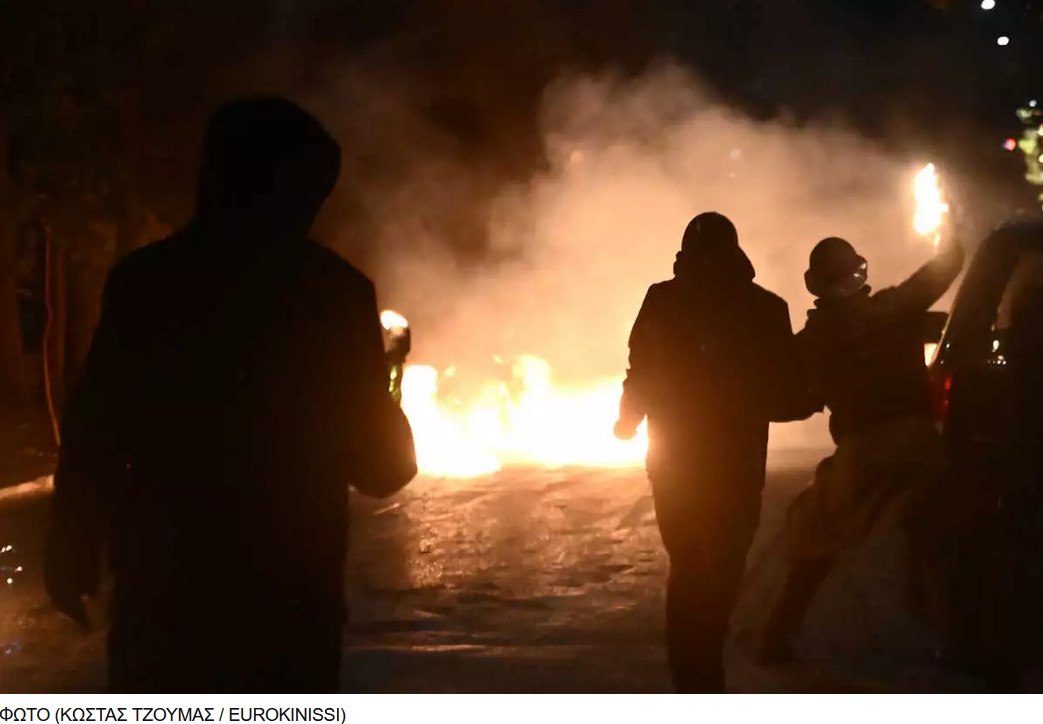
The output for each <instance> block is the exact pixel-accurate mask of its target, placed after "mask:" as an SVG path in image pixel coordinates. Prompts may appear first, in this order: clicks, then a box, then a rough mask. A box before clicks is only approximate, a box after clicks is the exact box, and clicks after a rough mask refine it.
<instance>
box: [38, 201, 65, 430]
mask: <svg viewBox="0 0 1043 724" xmlns="http://www.w3.org/2000/svg"><path fill="white" fill-rule="evenodd" d="M40 224H41V230H42V231H43V236H44V243H45V244H46V245H47V265H46V270H45V274H46V275H47V283H46V292H45V297H46V302H47V331H46V332H45V333H44V339H43V374H44V387H45V389H46V392H47V407H48V411H49V412H50V415H51V422H52V425H53V426H54V439H55V442H57V443H59V444H60V442H61V441H60V440H59V434H58V421H59V417H60V415H61V410H62V407H63V405H64V403H65V390H66V384H65V383H66V380H65V329H66V322H67V315H66V303H65V299H66V295H65V253H64V249H63V247H62V245H61V244H60V243H56V241H55V239H54V236H53V234H52V232H51V229H50V227H49V226H48V224H47V222H46V220H43V219H41V220H40Z"/></svg>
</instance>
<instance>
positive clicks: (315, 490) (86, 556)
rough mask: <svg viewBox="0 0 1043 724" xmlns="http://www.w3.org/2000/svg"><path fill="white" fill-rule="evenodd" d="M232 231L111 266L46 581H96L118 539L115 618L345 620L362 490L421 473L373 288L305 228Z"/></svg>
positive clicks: (170, 243) (62, 476)
mask: <svg viewBox="0 0 1043 724" xmlns="http://www.w3.org/2000/svg"><path fill="white" fill-rule="evenodd" d="M222 233H223V232H221V231H220V230H217V229H214V228H210V227H208V226H207V224H205V223H201V222H199V223H195V224H193V225H192V226H190V227H189V228H188V229H186V230H185V231H184V232H182V233H179V234H177V235H176V236H174V237H172V238H169V239H167V240H165V241H161V242H159V243H156V244H153V245H151V246H148V247H146V248H144V249H142V250H140V251H138V252H136V253H134V254H131V255H130V256H129V257H128V258H127V259H125V260H124V261H123V262H121V263H120V264H119V265H118V266H117V267H116V268H115V269H114V270H113V271H112V273H111V275H110V277H109V279H108V282H107V285H106V289H105V294H104V302H103V310H102V314H101V321H100V323H99V326H98V329H97V332H96V334H95V337H94V341H93V345H92V347H91V349H90V352H89V356H88V359H87V361H86V363H85V368H84V370H83V373H82V375H81V378H80V380H79V384H78V385H77V387H76V388H75V391H74V393H73V396H72V398H71V402H70V404H69V407H68V409H67V411H66V414H65V417H64V421H63V425H62V444H61V452H60V459H59V465H58V470H57V473H56V475H55V498H54V520H53V525H52V530H51V536H50V542H49V552H48V569H49V576H50V577H51V578H52V579H53V580H54V581H55V583H56V585H60V586H65V587H66V588H67V587H68V586H69V585H71V584H70V582H75V585H76V588H79V589H80V590H81V591H82V592H92V591H94V589H95V588H96V586H97V578H98V573H97V571H98V559H99V556H100V553H101V550H102V546H103V545H106V544H107V546H108V550H109V553H110V557H111V565H112V569H113V573H114V576H115V583H116V588H115V608H116V610H115V615H116V617H117V620H118V619H120V617H126V616H129V617H132V618H140V619H145V620H147V621H149V622H151V624H150V625H152V624H154V626H155V627H159V628H161V629H165V628H168V627H169V628H170V629H171V630H177V624H178V622H179V621H181V622H186V621H192V620H194V619H197V620H198V619H203V620H211V621H214V620H216V621H220V620H221V619H222V618H226V617H230V616H241V615H243V611H244V610H246V611H262V610H263V611H268V612H277V611H281V610H284V609H298V610H305V611H309V612H312V613H313V614H314V615H317V616H318V615H323V613H324V612H325V613H326V614H328V615H332V616H339V615H340V611H341V610H342V607H343V603H342V596H343V573H342V568H343V562H344V555H345V550H346V542H347V523H348V499H347V498H348V484H349V483H350V484H353V485H354V486H355V487H357V488H358V489H359V490H361V491H363V492H366V493H371V494H374V495H388V494H391V493H392V492H394V491H396V490H397V489H399V488H400V487H401V486H403V485H404V484H405V483H406V482H408V481H409V480H410V479H411V478H412V477H413V475H414V474H415V472H416V464H415V457H414V452H413V444H412V436H411V433H410V429H409V425H408V423H407V422H406V420H405V417H404V416H403V414H402V412H401V411H400V410H399V408H398V407H397V406H396V405H395V404H394V403H393V402H392V401H391V399H390V396H389V395H388V391H387V384H388V375H387V367H386V364H385V359H384V352H383V342H382V337H381V329H380V324H379V320H378V312H377V306H376V298H375V294H374V288H373V284H372V283H371V282H370V281H369V280H368V279H367V278H366V277H365V276H364V275H363V274H361V273H360V272H358V271H357V270H355V269H354V268H353V267H352V266H351V265H350V264H348V263H347V262H345V261H343V260H342V259H341V258H339V257H338V256H336V255H335V254H334V253H332V252H330V251H328V250H326V249H325V248H323V247H321V246H319V245H317V244H315V243H312V242H310V241H308V240H306V239H304V238H281V239H276V240H271V239H269V240H266V241H264V242H263V243H257V244H252V243H238V242H240V241H242V240H231V241H230V240H229V239H226V238H221V236H222ZM247 241H252V240H247Z"/></svg>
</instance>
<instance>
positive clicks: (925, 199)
mask: <svg viewBox="0 0 1043 724" xmlns="http://www.w3.org/2000/svg"><path fill="white" fill-rule="evenodd" d="M913 197H914V198H915V199H916V213H915V214H914V215H913V229H914V230H915V231H916V233H917V234H919V235H920V236H924V237H927V238H930V239H931V240H932V241H933V243H934V245H935V246H938V242H939V241H940V240H941V227H942V223H943V222H944V221H945V216H946V214H948V213H949V204H948V203H946V201H945V197H944V195H943V194H942V189H941V186H940V185H939V181H938V171H937V170H936V169H935V167H934V164H933V163H929V164H927V165H926V166H924V167H923V168H922V169H920V172H919V173H917V174H916V178H914V179H913Z"/></svg>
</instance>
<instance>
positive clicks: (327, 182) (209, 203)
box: [199, 96, 340, 231]
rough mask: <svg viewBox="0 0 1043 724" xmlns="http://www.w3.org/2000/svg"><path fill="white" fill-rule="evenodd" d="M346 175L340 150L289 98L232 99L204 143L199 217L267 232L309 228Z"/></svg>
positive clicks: (209, 128) (212, 123)
mask: <svg viewBox="0 0 1043 724" xmlns="http://www.w3.org/2000/svg"><path fill="white" fill-rule="evenodd" d="M339 173H340V146H339V145H338V144H337V142H336V141H335V140H334V139H333V137H332V136H331V135H330V134H329V133H328V132H327V131H326V129H325V128H323V126H322V124H321V123H320V122H319V121H318V120H317V119H316V118H315V117H314V116H312V115H311V114H309V113H308V112H307V111H305V110H304V109H303V108H301V107H300V106H298V105H297V104H295V103H293V102H291V101H288V100H286V99H284V98H278V97H268V96H260V97H254V98H243V99H239V100H234V101H231V102H229V103H227V104H225V105H224V106H222V107H221V108H220V109H219V110H218V111H217V112H216V113H215V114H214V115H213V117H212V118H211V119H210V122H209V123H208V125H207V129H206V134H205V137H204V142H203V161H202V165H201V168H200V174H199V175H200V180H199V215H200V217H202V218H224V219H231V220H234V221H236V222H239V223H243V224H246V225H248V226H256V227H257V228H259V229H279V230H288V229H300V230H305V231H306V230H307V228H308V227H310V226H311V224H312V222H313V221H314V219H315V216H316V215H317V214H318V212H319V209H320V207H321V206H322V203H323V202H324V201H325V200H326V197H327V196H329V194H330V192H331V191H332V190H333V186H334V184H335V183H336V181H337V176H338V175H339Z"/></svg>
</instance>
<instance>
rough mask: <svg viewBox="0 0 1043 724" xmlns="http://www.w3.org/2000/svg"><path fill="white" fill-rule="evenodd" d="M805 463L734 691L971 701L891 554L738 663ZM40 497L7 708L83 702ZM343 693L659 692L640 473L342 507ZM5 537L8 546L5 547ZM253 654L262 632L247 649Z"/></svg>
mask: <svg viewBox="0 0 1043 724" xmlns="http://www.w3.org/2000/svg"><path fill="white" fill-rule="evenodd" d="M818 452H819V451H804V452H780V453H777V454H775V455H773V458H772V462H771V463H770V473H769V478H768V485H767V488H766V490H765V494H764V514H763V523H762V525H761V528H760V530H759V532H758V534H757V538H756V541H755V543H754V546H753V549H752V551H751V553H750V558H749V561H748V564H747V571H746V578H745V583H744V591H743V594H742V597H741V600H740V603H739V606H738V608H737V611H736V614H735V617H734V619H733V631H732V639H731V641H730V643H729V645H728V649H727V651H728V653H727V661H728V667H729V683H730V685H731V686H732V687H733V688H734V690H736V691H740V692H741V691H776V692H845V691H861V692H877V691H939V690H944V691H973V690H975V687H976V686H977V685H978V682H976V681H974V680H973V679H961V678H959V677H953V676H951V675H946V674H944V673H943V672H941V671H940V670H939V669H937V667H935V665H934V663H933V655H934V648H933V647H934V645H935V642H933V641H931V640H930V639H929V638H928V637H926V636H925V635H924V634H922V633H918V628H917V626H916V624H915V622H913V621H912V620H911V619H910V618H909V617H908V615H907V614H905V613H904V612H903V609H902V605H901V591H902V586H903V578H902V576H903V571H902V560H903V555H904V551H903V544H902V541H901V538H900V536H895V535H882V536H879V537H878V538H877V539H876V540H874V541H873V542H872V543H871V545H869V546H868V547H867V548H866V549H862V550H859V551H857V554H855V555H852V556H849V557H848V558H847V559H846V560H845V561H844V563H843V564H842V565H841V566H839V567H838V569H837V571H836V572H835V575H834V576H833V578H832V579H831V580H830V581H829V582H828V583H827V586H826V589H825V591H824V592H823V594H822V598H821V600H819V601H818V602H817V603H816V605H815V608H814V610H813V611H812V613H811V614H810V616H809V620H808V623H807V626H806V627H805V630H804V632H803V633H802V635H801V640H800V647H801V653H802V658H801V662H800V664H799V665H794V666H790V667H783V668H777V669H769V668H764V667H760V666H757V665H756V664H755V663H753V661H752V660H751V653H750V648H751V646H752V640H753V636H754V634H755V631H756V630H758V629H759V627H760V626H761V625H762V623H763V619H764V617H765V615H766V611H765V602H766V601H768V600H770V597H771V594H772V593H773V592H774V589H776V588H777V587H778V586H779V585H780V579H781V575H782V568H781V564H782V560H781V553H780V551H779V534H780V528H781V522H782V521H781V519H782V516H783V515H784V511H785V506H786V504H787V503H788V502H789V500H790V498H791V497H792V496H793V495H794V494H795V493H796V492H797V491H798V490H800V488H802V487H803V486H804V485H806V484H807V482H808V479H809V477H810V474H811V471H812V468H813V467H814V464H815V463H816V462H817V455H818ZM46 503H47V500H46V498H45V497H39V496H30V497H27V498H24V499H21V500H19V501H11V502H7V503H4V504H0V505H2V508H0V510H2V518H0V529H2V530H4V532H5V536H6V537H8V538H10V539H11V540H10V541H6V542H0V546H2V545H13V546H14V547H15V549H14V551H12V552H11V553H10V554H4V555H2V556H0V561H2V562H3V563H4V564H5V565H7V564H10V565H16V564H17V565H21V566H23V567H24V572H23V573H21V574H18V576H17V577H16V578H15V583H14V584H12V585H10V586H7V587H6V589H4V590H3V592H2V593H0V606H2V608H0V611H2V614H0V644H2V648H0V652H2V654H3V658H2V666H3V670H4V687H5V688H6V689H8V690H11V691H22V692H44V691H100V690H102V689H103V686H104V678H103V662H102V655H103V653H102V643H101V640H100V636H101V635H100V634H98V633H94V634H86V635H85V634H83V633H81V632H80V631H79V630H78V629H77V628H76V626H75V625H74V624H72V623H71V622H69V621H67V620H65V619H63V618H61V617H60V616H59V615H58V614H57V613H55V612H54V611H53V610H51V609H49V607H48V606H47V603H46V599H45V597H44V595H43V591H42V588H41V585H40V574H39V571H40V564H39V555H40V545H41V532H42V531H43V529H44V521H45V517H46V513H45V511H46ZM353 508H354V509H353V515H352V543H351V546H350V549H349V550H350V554H349V570H350V581H351V585H350V589H349V601H350V607H351V622H350V624H349V626H348V631H349V635H348V637H347V640H346V650H345V665H344V670H343V674H342V681H343V682H344V683H343V688H342V690H343V691H346V692H396V691H412V692H574V691H583V692H613V691H614V692H623V691H625V692H667V691H669V690H670V680H669V672H668V670H667V668H666V661H665V657H664V653H663V647H662V637H663V622H662V606H663V581H664V579H665V576H666V557H665V555H664V553H663V550H662V544H661V543H660V540H659V534H658V532H657V531H656V527H655V516H654V511H653V507H652V499H651V496H650V494H649V491H648V483H647V481H646V480H645V478H644V475H643V473H642V472H641V471H637V470H634V471H597V470H560V471H548V470H537V469H528V470H526V469H517V470H507V471H504V472H501V473H499V474H496V475H492V476H488V477H484V478H479V479H475V480H467V481H453V480H430V479H421V480H418V481H416V483H415V484H413V485H411V486H410V487H409V488H407V489H406V490H405V491H403V492H402V493H400V494H399V495H397V496H395V497H394V498H392V499H390V500H387V501H372V500H367V499H365V498H363V497H361V496H356V497H355V498H354V500H353ZM12 533H13V535H12ZM258 635H261V636H263V632H258Z"/></svg>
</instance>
